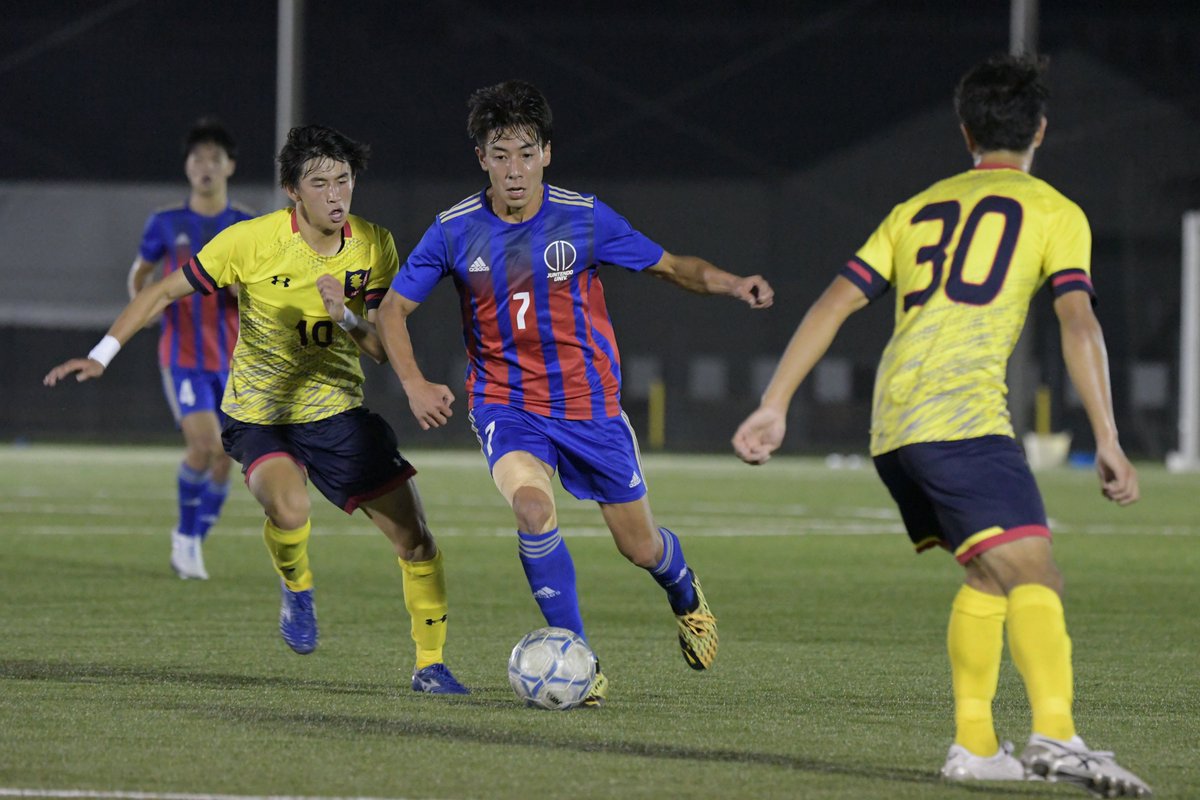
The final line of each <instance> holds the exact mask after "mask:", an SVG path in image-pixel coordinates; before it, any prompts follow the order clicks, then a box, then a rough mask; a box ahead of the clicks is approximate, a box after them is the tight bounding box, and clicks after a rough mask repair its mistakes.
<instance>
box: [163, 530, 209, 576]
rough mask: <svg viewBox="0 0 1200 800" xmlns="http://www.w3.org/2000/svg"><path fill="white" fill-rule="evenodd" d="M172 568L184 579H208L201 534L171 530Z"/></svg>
mask: <svg viewBox="0 0 1200 800" xmlns="http://www.w3.org/2000/svg"><path fill="white" fill-rule="evenodd" d="M171 569H173V570H175V574H176V575H178V576H179V577H180V578H183V579H184V580H188V579H189V578H190V579H192V580H197V581H206V580H208V572H207V571H206V570H205V569H204V553H203V551H201V549H200V537H199V536H184V535H183V534H182V533H180V532H179V531H171Z"/></svg>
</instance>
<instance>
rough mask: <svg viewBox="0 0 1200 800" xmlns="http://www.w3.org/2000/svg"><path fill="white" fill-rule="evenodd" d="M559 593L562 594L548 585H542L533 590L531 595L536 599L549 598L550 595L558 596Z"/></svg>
mask: <svg viewBox="0 0 1200 800" xmlns="http://www.w3.org/2000/svg"><path fill="white" fill-rule="evenodd" d="M560 594H562V592H560V591H558V590H556V589H551V588H550V587H549V586H543V587H542V588H540V589H538V590H537V591H536V592H534V593H533V596H534V597H536V598H537V599H538V600H549V599H550V598H552V597H558V596H559V595H560Z"/></svg>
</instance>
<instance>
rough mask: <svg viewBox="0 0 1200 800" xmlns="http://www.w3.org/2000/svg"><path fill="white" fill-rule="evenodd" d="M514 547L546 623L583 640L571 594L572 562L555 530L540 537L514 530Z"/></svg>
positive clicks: (573, 567)
mask: <svg viewBox="0 0 1200 800" xmlns="http://www.w3.org/2000/svg"><path fill="white" fill-rule="evenodd" d="M517 546H518V548H519V551H520V555H521V566H522V567H524V568H525V579H526V580H528V581H529V590H530V591H531V592H533V599H534V600H536V601H537V604H538V608H540V609H541V610H542V616H544V617H545V618H546V624H547V625H550V626H553V627H555V628H566V629H567V630H569V631H574V632H575V633H577V634H579V635H580V636H581V637H583V639H584V640H585V641H586V640H587V636H586V635H585V634H584V632H583V617H582V616H580V613H579V597H578V595H577V594H576V592H575V563H574V562H573V561H572V560H571V553H570V551H569V550H567V544H566V542H564V541H563V539H562V536H561V535H559V533H558V528H555V529H554V530H552V531H548V532H546V533H541V534H538V533H524V532H523V531H517Z"/></svg>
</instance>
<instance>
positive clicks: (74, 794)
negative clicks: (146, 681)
mask: <svg viewBox="0 0 1200 800" xmlns="http://www.w3.org/2000/svg"><path fill="white" fill-rule="evenodd" d="M0 797H54V798H59V797H61V798H99V799H100V800H404V798H381V797H327V796H314V795H284V794H271V795H258V794H203V793H196V792H120V791H116V792H113V791H100V790H93V789H17V788H12V787H5V786H0Z"/></svg>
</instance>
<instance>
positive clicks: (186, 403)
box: [162, 367, 229, 425]
mask: <svg viewBox="0 0 1200 800" xmlns="http://www.w3.org/2000/svg"><path fill="white" fill-rule="evenodd" d="M162 380H163V394H165V395H166V396H167V405H169V406H170V407H171V414H173V415H174V417H175V424H176V425H178V424H179V422H180V420H182V419H183V418H184V417H186V416H187V415H188V414H195V413H196V412H198V411H211V412H213V413H215V414H216V415H217V419H218V420H219V421H220V422H221V423H222V424H224V422H225V414H224V413H223V412H222V411H221V398H222V397H224V396H225V384H226V383H227V382H228V381H229V372H228V371H226V370H211V369H185V368H184V367H163V368H162Z"/></svg>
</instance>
